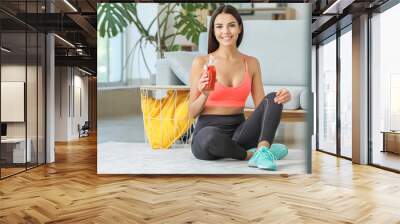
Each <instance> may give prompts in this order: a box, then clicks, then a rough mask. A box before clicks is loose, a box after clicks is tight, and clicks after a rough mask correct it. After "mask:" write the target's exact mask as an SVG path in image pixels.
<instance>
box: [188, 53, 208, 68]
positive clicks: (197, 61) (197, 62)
mask: <svg viewBox="0 0 400 224" xmlns="http://www.w3.org/2000/svg"><path fill="white" fill-rule="evenodd" d="M207 57H208V56H207V55H199V56H196V57H195V58H194V59H193V63H192V66H199V67H202V66H203V65H204V64H206V62H207Z"/></svg>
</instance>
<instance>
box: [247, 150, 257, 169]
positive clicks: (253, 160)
mask: <svg viewBox="0 0 400 224" xmlns="http://www.w3.org/2000/svg"><path fill="white" fill-rule="evenodd" d="M247 151H248V152H252V153H253V156H252V157H251V158H250V159H249V162H248V165H249V167H257V164H256V162H257V158H258V156H259V153H258V152H259V151H260V150H258V151H257V148H252V149H249V150H247Z"/></svg>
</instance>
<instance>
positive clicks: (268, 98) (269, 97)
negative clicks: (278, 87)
mask: <svg viewBox="0 0 400 224" xmlns="http://www.w3.org/2000/svg"><path fill="white" fill-rule="evenodd" d="M275 97H276V92H270V93H268V94H267V95H265V96H264V100H263V103H265V104H270V105H274V106H276V107H278V108H281V109H282V108H283V105H282V104H277V103H275V100H274V99H275Z"/></svg>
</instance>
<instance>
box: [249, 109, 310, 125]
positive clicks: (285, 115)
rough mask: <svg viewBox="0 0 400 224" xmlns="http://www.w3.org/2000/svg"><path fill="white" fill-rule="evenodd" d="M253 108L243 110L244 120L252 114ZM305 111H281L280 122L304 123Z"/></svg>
mask: <svg viewBox="0 0 400 224" xmlns="http://www.w3.org/2000/svg"><path fill="white" fill-rule="evenodd" d="M254 110H255V109H254V108H245V109H244V116H245V117H246V119H247V118H248V117H249V116H250V115H251V114H252V113H253V112H254ZM306 115H307V111H305V110H283V111H282V117H281V120H282V121H286V122H305V121H306Z"/></svg>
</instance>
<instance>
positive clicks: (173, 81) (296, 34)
mask: <svg viewBox="0 0 400 224" xmlns="http://www.w3.org/2000/svg"><path fill="white" fill-rule="evenodd" d="M207 38H208V34H207V33H206V32H204V33H201V35H200V40H199V51H197V52H185V51H176V52H167V53H166V54H165V56H166V57H165V59H160V60H158V61H157V64H156V70H157V74H156V84H157V85H189V76H190V69H191V65H192V61H193V59H194V58H195V57H196V56H198V55H206V54H207ZM239 50H240V51H241V52H243V53H245V54H247V55H251V56H254V57H256V58H257V59H258V60H259V62H260V65H261V73H262V79H263V84H264V90H265V93H266V94H267V93H269V92H272V91H276V90H278V89H280V88H286V89H288V90H289V91H290V92H291V94H292V100H291V101H290V102H288V103H286V104H284V109H307V108H308V103H307V101H308V99H309V96H310V95H309V94H311V93H310V91H309V85H310V83H311V81H310V79H311V75H310V74H311V61H310V60H311V57H310V55H311V53H310V51H311V37H310V25H309V22H308V21H305V20H278V21H277V20H275V21H274V20H245V21H244V36H243V41H242V43H241V45H240V46H239ZM246 107H248V108H252V107H254V103H253V100H252V98H251V95H250V96H249V98H248V100H247V102H246Z"/></svg>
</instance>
